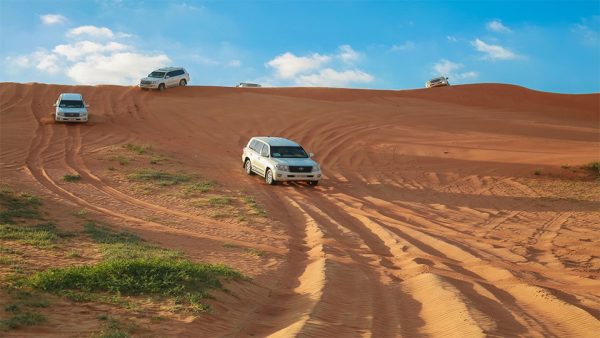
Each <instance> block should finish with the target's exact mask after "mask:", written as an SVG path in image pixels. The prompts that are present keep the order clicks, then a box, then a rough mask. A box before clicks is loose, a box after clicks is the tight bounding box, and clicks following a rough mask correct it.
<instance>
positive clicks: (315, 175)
mask: <svg viewBox="0 0 600 338" xmlns="http://www.w3.org/2000/svg"><path fill="white" fill-rule="evenodd" d="M321 176H322V174H321V171H320V170H319V171H311V172H309V173H293V172H289V171H283V170H277V169H275V170H273V178H275V181H279V182H284V181H319V180H321Z"/></svg>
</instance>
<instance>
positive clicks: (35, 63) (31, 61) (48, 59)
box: [5, 49, 62, 74]
mask: <svg viewBox="0 0 600 338" xmlns="http://www.w3.org/2000/svg"><path fill="white" fill-rule="evenodd" d="M5 60H6V62H7V63H8V64H10V65H11V66H14V67H19V68H35V69H37V70H40V71H44V72H46V73H49V74H56V73H58V72H60V71H61V69H62V68H61V63H60V59H59V58H58V57H57V56H56V55H55V54H53V53H52V52H49V51H47V50H44V49H39V50H37V51H35V52H33V53H31V54H28V55H21V56H17V57H7V58H6V59H5Z"/></svg>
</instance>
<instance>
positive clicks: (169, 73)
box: [167, 71, 177, 77]
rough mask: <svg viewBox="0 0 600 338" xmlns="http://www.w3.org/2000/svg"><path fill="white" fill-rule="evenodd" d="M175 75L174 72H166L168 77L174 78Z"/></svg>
mask: <svg viewBox="0 0 600 338" xmlns="http://www.w3.org/2000/svg"><path fill="white" fill-rule="evenodd" d="M175 75H177V74H175V72H174V71H173V72H168V73H167V76H168V77H173V76H175Z"/></svg>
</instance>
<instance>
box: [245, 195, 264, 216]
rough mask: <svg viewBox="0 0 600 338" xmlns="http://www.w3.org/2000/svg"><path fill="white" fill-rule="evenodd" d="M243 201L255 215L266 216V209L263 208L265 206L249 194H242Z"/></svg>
mask: <svg viewBox="0 0 600 338" xmlns="http://www.w3.org/2000/svg"><path fill="white" fill-rule="evenodd" d="M244 203H246V204H247V205H248V206H249V207H250V209H252V212H253V213H254V214H255V215H257V216H261V217H265V216H267V210H265V208H263V207H262V206H260V205H259V204H258V203H257V202H256V201H255V200H254V198H253V197H251V196H244Z"/></svg>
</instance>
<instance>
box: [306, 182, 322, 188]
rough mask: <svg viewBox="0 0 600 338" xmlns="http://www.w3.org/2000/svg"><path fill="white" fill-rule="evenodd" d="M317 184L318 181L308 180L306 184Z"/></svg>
mask: <svg viewBox="0 0 600 338" xmlns="http://www.w3.org/2000/svg"><path fill="white" fill-rule="evenodd" d="M317 184H319V181H308V185H311V186H313V187H314V186H315V185H317Z"/></svg>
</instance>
